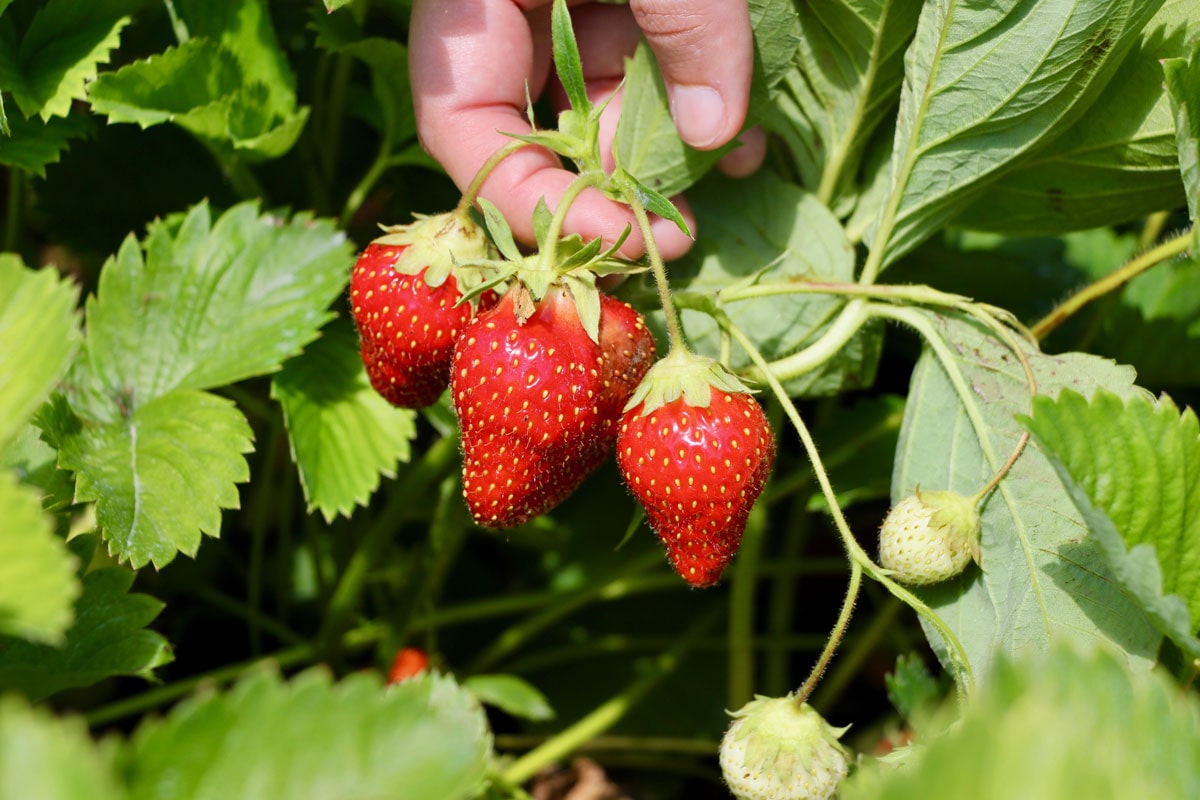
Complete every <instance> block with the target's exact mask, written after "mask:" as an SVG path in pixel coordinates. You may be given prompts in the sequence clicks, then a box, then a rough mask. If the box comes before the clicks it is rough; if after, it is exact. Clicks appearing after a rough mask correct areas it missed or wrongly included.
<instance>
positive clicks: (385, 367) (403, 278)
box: [350, 214, 499, 408]
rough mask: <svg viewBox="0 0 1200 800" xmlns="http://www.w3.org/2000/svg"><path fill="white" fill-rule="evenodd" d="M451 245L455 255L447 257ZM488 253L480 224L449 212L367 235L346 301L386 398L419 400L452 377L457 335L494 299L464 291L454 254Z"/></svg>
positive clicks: (404, 402)
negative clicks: (465, 299)
mask: <svg viewBox="0 0 1200 800" xmlns="http://www.w3.org/2000/svg"><path fill="white" fill-rule="evenodd" d="M451 252H453V254H454V256H453V258H452V257H451V255H450V254H451ZM485 255H487V245H486V240H485V238H484V236H483V232H482V231H481V230H479V229H478V228H477V227H475V226H474V225H473V224H470V223H464V222H463V221H462V220H461V219H459V218H457V217H455V216H453V215H452V214H444V215H441V216H436V217H427V218H424V219H421V220H418V221H417V222H416V223H414V224H413V225H411V226H407V227H405V228H397V229H394V230H393V232H392V233H390V234H389V235H386V236H382V237H380V238H379V239H377V240H375V241H374V242H372V243H371V244H370V245H368V246H367V248H366V249H365V250H364V251H363V252H362V255H360V256H359V257H358V261H357V262H355V264H354V271H353V273H352V274H351V276H350V303H351V308H352V311H353V313H354V321H355V323H356V324H357V325H358V331H359V335H360V336H361V337H362V359H363V364H364V365H365V366H366V368H367V376H368V377H369V378H370V379H371V385H372V386H373V387H374V388H375V391H377V392H378V393H379V394H381V395H382V396H383V397H384V398H385V399H386V400H387V401H388V402H389V403H391V404H393V405H396V406H401V407H404V408H420V407H422V406H427V405H430V404H431V403H433V402H435V401H436V400H437V399H438V397H439V396H440V395H441V393H442V392H443V391H444V390H445V388H446V384H447V383H449V381H450V361H451V358H452V356H453V353H454V343H455V341H457V339H458V336H459V334H460V333H462V330H463V329H464V328H465V327H466V325H467V323H468V322H470V320H471V318H472V316H473V315H474V313H475V311H476V310H477V309H478V308H488V307H490V306H492V305H495V303H496V302H497V301H498V300H499V296H498V295H497V294H496V293H495V292H492V291H487V292H484V293H483V294H482V295H480V296H479V297H478V299H477V300H476V302H475V303H463V304H461V305H456V304H457V303H458V301H459V299H460V298H461V297H462V294H463V293H462V291H461V290H462V287H461V286H460V283H459V278H460V277H462V273H461V272H457V273H456V271H455V270H454V268H453V262H454V260H458V261H460V262H461V261H469V260H478V259H481V258H483V257H484V256H485Z"/></svg>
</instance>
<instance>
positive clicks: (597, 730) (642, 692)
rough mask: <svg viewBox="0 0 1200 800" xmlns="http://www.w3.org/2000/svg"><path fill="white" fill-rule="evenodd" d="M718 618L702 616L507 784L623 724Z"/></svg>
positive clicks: (517, 767)
mask: <svg viewBox="0 0 1200 800" xmlns="http://www.w3.org/2000/svg"><path fill="white" fill-rule="evenodd" d="M720 610H721V609H715V612H720ZM718 618H719V614H718V613H714V612H710V613H708V614H705V615H704V616H702V617H701V618H700V619H699V620H697V621H696V622H695V623H693V624H692V625H691V626H690V627H689V629H688V630H687V632H685V633H684V634H683V636H681V637H680V638H679V639H678V641H677V642H676V644H675V646H674V647H672V648H671V650H670V651H668V652H666V653H663V654H662V655H660V656H659V657H658V658H656V659H655V660H654V661H653V662H652V663H651V664H650V665H649V669H648V670H646V671H645V672H644V673H643V675H642V676H641V677H639V678H638V679H637V680H635V681H634V682H633V683H631V684H630V685H629V686H628V687H627V688H626V689H625V691H623V692H621V694H619V695H617V696H616V697H613V698H611V699H610V700H608V701H607V702H605V703H603V704H601V705H600V706H599V707H597V708H596V709H595V710H594V711H592V712H591V713H589V714H588V715H587V716H585V717H584V718H583V719H581V720H579V721H578V722H576V723H575V724H574V725H571V726H570V727H568V728H566V729H565V730H563V731H562V732H560V733H559V734H557V735H556V736H553V737H551V738H550V739H548V740H546V742H544V743H543V744H542V745H541V746H539V747H537V748H535V749H533V750H531V751H530V752H528V753H526V754H525V755H524V756H522V757H521V758H518V759H517V760H516V761H514V762H513V763H512V764H509V765H508V767H507V768H506V769H505V770H504V772H503V778H504V780H506V781H508V782H509V783H513V784H522V783H524V782H525V781H527V780H529V779H530V778H532V777H533V776H534V775H536V774H537V773H538V772H540V771H541V770H542V769H543V768H544V767H547V766H549V765H550V764H554V763H556V762H558V761H561V760H562V759H563V758H564V757H566V756H567V755H569V754H570V753H572V752H574V751H575V750H576V749H578V748H579V747H580V746H581V745H583V744H584V743H585V742H589V741H591V740H592V739H594V738H596V737H597V736H599V735H600V734H601V733H603V732H604V731H606V730H608V729H609V728H611V727H612V726H613V725H615V724H616V723H617V722H619V721H620V720H621V718H622V717H624V716H625V714H626V712H628V711H629V709H630V708H632V707H633V706H634V705H635V704H636V703H637V702H638V701H640V700H641V699H642V698H643V697H645V696H646V694H647V693H648V692H649V691H650V690H651V689H653V688H654V687H655V686H656V685H657V684H658V682H659V681H661V680H662V679H663V678H665V677H666V676H667V675H668V674H670V673H671V672H673V671H674V670H675V668H676V667H677V666H679V662H680V661H681V660H682V658H683V656H684V654H685V653H686V652H687V651H688V650H689V649H690V648H691V646H692V643H693V641H694V640H695V639H696V638H698V637H699V636H700V634H702V633H703V632H704V631H705V630H706V629H707V628H709V627H710V626H712V625H713V624H714V623H715V622H716V621H717V619H718Z"/></svg>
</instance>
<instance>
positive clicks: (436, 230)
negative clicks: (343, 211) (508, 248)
mask: <svg viewBox="0 0 1200 800" xmlns="http://www.w3.org/2000/svg"><path fill="white" fill-rule="evenodd" d="M413 216H414V217H415V219H414V221H413V222H410V223H408V224H407V225H385V226H381V227H382V228H383V230H384V234H383V235H382V236H380V237H378V238H376V239H374V240H373V241H372V242H371V244H376V245H384V246H386V245H392V246H395V247H397V248H402V252H401V253H400V256H399V257H398V258H397V259H396V260H395V262H393V264H392V269H394V270H395V271H396V272H397V273H399V274H401V275H421V274H422V273H424V274H423V279H424V281H425V284H426V285H427V286H429V287H430V288H431V289H436V288H438V287H439V286H441V285H442V284H443V283H445V282H446V279H447V278H449V277H450V276H451V275H453V276H454V278H455V281H456V282H457V285H458V289H459V291H460V292H462V293H463V294H464V295H465V294H468V293H469V294H470V298H469V299H470V301H471V303H472V307H473V308H474V307H475V304H476V302H477V299H478V297H479V296H480V295H482V294H483V292H485V291H487V289H488V288H491V287H490V286H487V287H483V288H479V287H481V286H482V285H483V284H484V283H488V282H489V279H490V278H491V277H493V276H492V275H491V273H490V270H488V269H483V268H476V267H475V266H474V265H480V264H488V263H490V257H491V256H492V255H493V254H494V252H495V250H494V249H493V247H492V245H491V243H490V242H489V241H488V238H487V234H486V232H485V231H484V229H483V228H482V227H481V226H479V225H477V224H475V223H474V222H473V221H471V220H470V219H469V218H464V217H463V216H462V215H460V214H456V213H455V212H452V211H451V212H446V213H444V214H433V215H429V216H426V215H423V214H414V215H413ZM491 283H492V285H495V282H494V281H492V282H491ZM476 290H477V291H476Z"/></svg>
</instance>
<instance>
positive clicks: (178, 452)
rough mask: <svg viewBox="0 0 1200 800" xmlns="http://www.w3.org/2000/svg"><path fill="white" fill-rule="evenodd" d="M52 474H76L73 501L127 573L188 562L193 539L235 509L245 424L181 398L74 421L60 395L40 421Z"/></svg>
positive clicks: (215, 402) (200, 396)
mask: <svg viewBox="0 0 1200 800" xmlns="http://www.w3.org/2000/svg"><path fill="white" fill-rule="evenodd" d="M40 424H41V426H42V428H43V430H44V431H45V433H46V435H47V437H48V438H49V440H50V442H51V443H52V444H53V445H54V446H55V447H57V448H58V451H59V466H60V467H62V468H63V469H69V470H71V471H73V472H75V473H76V476H75V479H76V487H75V501H76V502H80V503H87V502H95V503H96V521H97V523H98V524H99V526H100V529H101V531H102V533H103V535H104V539H105V541H106V542H107V543H108V549H109V552H111V553H112V554H113V555H114V556H116V557H117V558H118V559H119V560H120V561H128V562H129V563H130V564H131V565H132V566H133V567H134V568H135V569H136V568H140V567H142V566H144V565H145V564H147V563H151V562H152V563H153V564H154V566H155V567H162V566H164V565H166V564H168V563H170V561H171V560H172V559H173V558H175V555H176V553H179V552H182V553H184V554H186V555H189V556H194V555H195V554H196V550H197V549H198V548H199V547H200V539H201V534H205V533H207V534H208V535H210V536H217V535H219V534H220V531H221V509H224V508H237V507H238V505H239V497H238V491H237V485H236V484H238V483H242V482H245V481H246V480H249V477H250V470H249V467H248V466H247V465H246V459H245V458H244V457H243V455H242V454H243V453H247V452H249V451H250V450H252V449H253V447H252V445H251V439H252V436H253V434H252V432H251V430H250V426H249V424H248V423H247V422H246V418H245V416H243V415H242V412H241V411H239V410H238V409H237V407H236V406H235V405H234V404H233V403H232V402H231V401H229V400H226V399H225V398H222V397H217V396H215V395H211V394H208V393H206V392H199V391H196V390H193V389H180V390H176V391H174V392H171V393H169V394H166V395H162V396H160V397H155V398H154V399H152V400H150V401H149V402H143V403H141V404H139V405H138V406H137V407H136V408H134V409H132V410H130V409H123V410H122V413H121V414H119V415H118V416H117V417H116V418H115V419H113V420H112V421H109V422H104V423H98V422H94V421H91V420H87V419H81V418H80V417H78V416H76V415H75V413H74V412H73V411H72V410H71V409H70V408H69V407H68V406H67V404H66V402H65V400H64V399H63V398H62V396H61V395H57V396H56V398H55V402H54V405H53V406H52V407H51V408H50V409H48V410H46V411H45V412H44V413H43V415H42V417H41V420H40Z"/></svg>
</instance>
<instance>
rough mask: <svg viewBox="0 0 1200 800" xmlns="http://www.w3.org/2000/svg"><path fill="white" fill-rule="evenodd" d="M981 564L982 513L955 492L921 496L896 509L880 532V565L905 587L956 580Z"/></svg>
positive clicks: (918, 493)
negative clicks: (965, 570) (957, 576)
mask: <svg viewBox="0 0 1200 800" xmlns="http://www.w3.org/2000/svg"><path fill="white" fill-rule="evenodd" d="M972 560H973V561H975V562H976V563H978V562H979V512H977V511H976V510H975V501H974V500H973V499H971V498H969V497H963V496H962V495H961V494H958V493H956V492H922V491H921V490H920V489H917V493H916V494H915V495H912V496H910V497H906V498H904V499H903V500H901V501H900V502H899V503H897V504H896V505H895V506H893V507H892V510H891V511H889V512H888V515H887V518H886V519H885V520H884V521H883V527H881V528H880V529H879V563H880V564H881V565H882V566H883V568H884V569H886V570H889V571H890V572H891V573H892V577H894V578H895V579H896V580H898V581H900V582H901V583H908V584H915V585H925V584H930V583H939V582H941V581H944V580H948V579H950V578H953V577H954V576H955V575H958V574H959V573H961V572H962V571H963V570H964V569H966V567H967V564H968V563H970V562H971V561H972Z"/></svg>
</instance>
